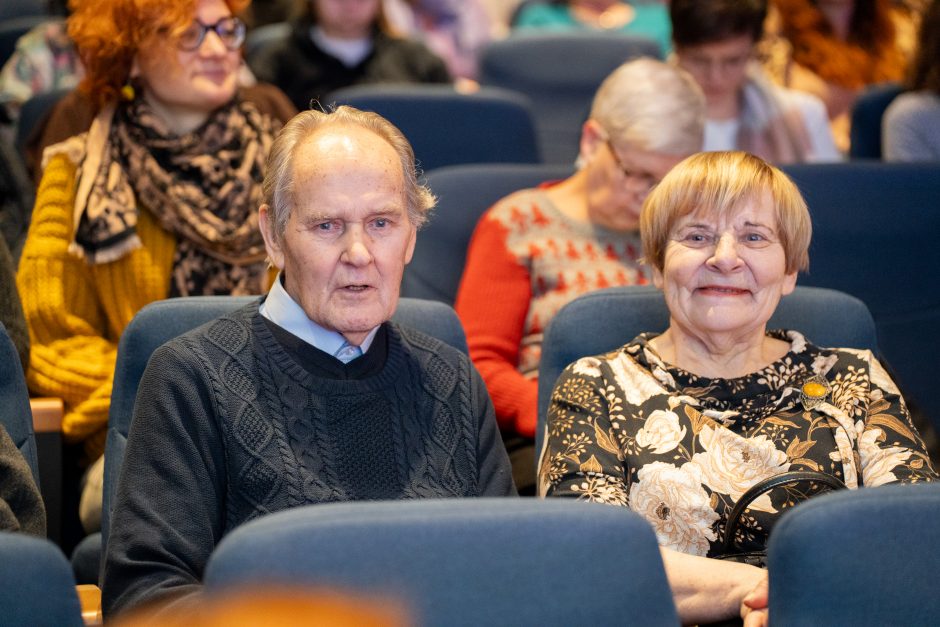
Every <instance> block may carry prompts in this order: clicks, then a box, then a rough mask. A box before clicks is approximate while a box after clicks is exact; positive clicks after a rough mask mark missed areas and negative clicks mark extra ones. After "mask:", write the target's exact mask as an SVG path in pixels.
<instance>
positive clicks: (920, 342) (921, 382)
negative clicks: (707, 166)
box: [784, 162, 940, 428]
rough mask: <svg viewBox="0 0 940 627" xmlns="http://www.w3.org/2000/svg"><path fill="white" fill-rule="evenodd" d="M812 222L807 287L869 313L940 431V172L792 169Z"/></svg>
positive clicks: (900, 377)
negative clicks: (939, 387) (939, 373)
mask: <svg viewBox="0 0 940 627" xmlns="http://www.w3.org/2000/svg"><path fill="white" fill-rule="evenodd" d="M784 170H785V171H786V172H787V174H789V175H790V176H791V177H792V178H793V180H794V181H795V182H796V184H797V185H798V186H799V188H800V191H802V193H803V196H804V197H805V198H806V201H807V204H808V205H809V209H810V213H811V215H812V216H813V241H812V243H811V244H810V251H809V258H810V271H809V273H808V274H805V275H802V276H800V279H799V282H800V284H801V285H815V286H818V287H827V288H831V289H835V290H840V291H843V292H847V293H849V294H852V295H853V296H855V297H857V298H859V299H861V300H862V301H864V303H865V304H866V305H867V306H868V309H869V310H870V311H871V313H872V316H873V317H874V319H875V325H876V327H877V329H878V346H879V348H880V349H881V354H882V356H883V357H884V359H885V360H886V361H887V363H888V366H889V367H890V369H891V371H892V374H893V375H894V377H895V379H896V381H897V383H898V385H899V387H900V388H901V392H902V393H903V394H904V398H905V399H906V400H907V401H908V404H909V405H911V406H912V407H914V408H915V409H918V410H919V411H921V412H923V414H924V415H926V416H927V417H928V418H929V419H930V420H931V422H932V423H933V425H934V427H935V428H940V395H938V394H937V393H936V376H935V374H934V371H935V370H936V364H937V355H940V333H937V329H938V328H940V273H938V272H937V268H940V246H937V242H936V235H937V233H940V211H937V206H938V199H940V164H924V163H877V162H850V163H840V164H804V165H790V166H786V167H785V168H784Z"/></svg>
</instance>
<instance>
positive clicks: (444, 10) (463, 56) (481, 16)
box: [383, 0, 494, 81]
mask: <svg viewBox="0 0 940 627" xmlns="http://www.w3.org/2000/svg"><path fill="white" fill-rule="evenodd" d="M383 7H384V9H385V14H386V15H387V16H388V18H389V22H390V23H391V24H392V26H393V28H395V29H396V30H399V31H401V32H403V33H407V34H408V36H409V37H414V38H416V39H418V40H420V41H423V42H424V43H425V44H426V45H427V46H428V48H430V50H431V51H432V52H433V53H434V54H436V55H438V56H439V57H441V58H442V59H443V60H444V62H445V63H447V69H448V71H449V72H450V75H451V76H453V77H454V79H466V80H468V81H475V80H476V78H477V74H478V70H479V68H478V65H477V61H478V59H479V56H480V54H481V52H482V51H483V48H485V47H486V44H488V43H489V42H490V40H491V39H492V33H493V30H494V28H493V25H492V20H490V17H489V14H488V13H487V12H486V9H484V8H483V5H482V4H480V0H383Z"/></svg>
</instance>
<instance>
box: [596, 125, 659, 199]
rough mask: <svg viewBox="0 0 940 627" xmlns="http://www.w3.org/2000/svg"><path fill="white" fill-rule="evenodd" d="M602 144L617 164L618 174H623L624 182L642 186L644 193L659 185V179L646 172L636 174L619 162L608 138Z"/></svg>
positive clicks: (618, 156) (618, 157)
mask: <svg viewBox="0 0 940 627" xmlns="http://www.w3.org/2000/svg"><path fill="white" fill-rule="evenodd" d="M604 142H605V143H606V144H607V150H609V151H610V154H611V155H612V156H613V158H614V161H615V162H616V163H617V168H618V169H619V170H620V173H621V174H623V178H624V180H628V181H635V182H636V183H639V184H642V189H644V190H646V191H649V190H651V189H652V188H653V186H654V185H656V184H657V183H659V179H658V178H657V177H655V176H653V175H652V174H649V173H648V172H636V171H635V170H631V169H630V168H628V167H627V166H625V165H624V164H623V161H621V160H620V155H618V154H617V151H616V150H614V145H613V144H612V143H610V138H607V139H605V140H604Z"/></svg>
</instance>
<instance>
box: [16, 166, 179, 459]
mask: <svg viewBox="0 0 940 627" xmlns="http://www.w3.org/2000/svg"><path fill="white" fill-rule="evenodd" d="M75 181H76V166H75V164H73V163H72V162H71V161H70V160H69V158H68V157H67V156H66V155H65V154H59V155H56V156H55V157H53V158H52V159H51V160H50V161H49V163H48V165H47V166H46V168H45V171H44V174H43V178H42V182H41V183H40V185H39V191H38V192H37V195H36V207H35V209H34V211H33V216H32V221H31V223H30V227H29V234H28V235H27V238H26V244H25V247H24V249H23V255H22V257H21V259H20V266H19V272H18V274H17V285H18V287H19V291H20V297H21V299H22V301H23V311H24V313H25V314H26V321H27V323H28V324H29V335H30V341H31V349H30V364H29V371H28V372H27V376H26V380H27V383H28V384H29V389H30V391H31V392H32V393H34V394H37V395H40V396H59V397H61V398H62V399H63V400H64V402H65V417H64V420H63V425H62V429H63V434H64V436H65V437H66V438H67V439H68V440H69V441H80V440H84V441H85V449H86V452H87V454H88V455H89V457H90V458H91V459H94V458H95V457H97V456H99V455H101V453H103V452H104V441H105V427H106V426H107V422H108V406H109V404H110V400H111V382H112V379H113V377H114V362H115V359H116V357H117V342H118V339H119V338H120V337H121V333H122V332H123V331H124V327H126V326H127V324H128V323H129V322H130V321H131V318H133V317H134V314H135V313H137V311H138V310H140V308H141V307H143V306H144V305H146V304H147V303H150V302H152V301H155V300H159V299H163V298H166V297H167V294H168V291H169V285H170V272H171V270H172V266H173V254H174V252H175V250H176V239H175V238H174V237H173V236H172V235H171V234H170V233H167V232H166V231H164V230H163V229H162V228H161V227H160V226H159V225H158V224H157V223H156V221H155V219H154V218H153V217H152V216H151V215H150V214H149V213H148V212H147V211H141V212H140V217H139V219H138V223H137V234H138V236H139V237H140V240H141V242H142V243H143V246H142V247H140V248H138V249H137V250H134V251H133V252H131V253H130V254H128V255H125V256H124V257H122V258H121V259H119V260H117V261H115V262H112V263H106V264H99V265H95V266H91V265H89V264H87V263H86V262H85V261H84V260H82V259H79V258H77V257H76V256H74V255H72V254H70V253H69V252H68V246H69V242H71V241H72V239H73V218H72V207H73V204H74V199H75Z"/></svg>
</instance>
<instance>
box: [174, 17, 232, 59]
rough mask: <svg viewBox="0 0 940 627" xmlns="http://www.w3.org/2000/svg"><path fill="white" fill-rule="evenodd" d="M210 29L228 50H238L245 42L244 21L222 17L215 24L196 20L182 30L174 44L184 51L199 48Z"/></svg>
mask: <svg viewBox="0 0 940 627" xmlns="http://www.w3.org/2000/svg"><path fill="white" fill-rule="evenodd" d="M210 30H211V31H215V34H216V35H218V36H219V41H221V42H222V45H224V46H225V47H226V48H228V49H229V50H238V49H239V48H241V45H242V44H243V43H245V23H244V22H243V21H241V20H240V19H238V18H237V17H223V18H222V19H221V20H219V21H218V22H216V23H215V24H203V23H202V22H200V21H198V20H196V21H195V22H193V23H192V24H190V25H189V28H187V29H186V30H184V31H183V33H182V34H181V35H180V36H179V39H178V40H177V43H176V45H177V46H178V47H179V48H180V50H185V51H186V52H193V51H195V50H199V47H200V46H201V45H202V42H203V41H205V39H206V33H208V32H209V31H210Z"/></svg>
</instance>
